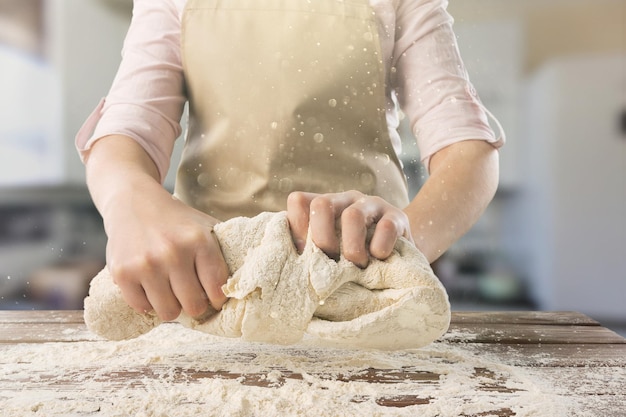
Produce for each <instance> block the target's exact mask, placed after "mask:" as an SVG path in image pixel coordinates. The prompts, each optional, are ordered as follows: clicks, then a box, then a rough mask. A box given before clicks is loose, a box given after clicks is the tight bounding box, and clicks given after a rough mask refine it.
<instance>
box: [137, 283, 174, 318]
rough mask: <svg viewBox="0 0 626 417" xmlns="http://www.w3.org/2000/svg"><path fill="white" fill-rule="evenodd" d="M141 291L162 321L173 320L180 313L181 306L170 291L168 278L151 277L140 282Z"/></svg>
mask: <svg viewBox="0 0 626 417" xmlns="http://www.w3.org/2000/svg"><path fill="white" fill-rule="evenodd" d="M142 286H143V290H144V291H145V293H146V297H147V298H148V301H149V302H150V304H151V305H152V307H154V311H155V312H156V313H157V315H158V316H159V317H160V318H161V320H163V321H172V320H175V319H176V318H177V317H178V316H179V315H180V312H181V305H180V303H179V302H178V299H177V298H176V296H175V295H174V292H173V291H172V287H171V285H170V280H169V277H165V276H151V277H150V278H148V279H147V280H144V281H142Z"/></svg>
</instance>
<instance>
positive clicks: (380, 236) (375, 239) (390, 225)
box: [369, 212, 406, 259]
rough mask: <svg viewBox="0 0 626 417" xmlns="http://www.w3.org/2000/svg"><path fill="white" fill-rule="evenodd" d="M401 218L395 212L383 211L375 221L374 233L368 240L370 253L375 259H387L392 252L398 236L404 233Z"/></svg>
mask: <svg viewBox="0 0 626 417" xmlns="http://www.w3.org/2000/svg"><path fill="white" fill-rule="evenodd" d="M405 229H406V228H405V227H404V226H403V225H402V219H398V215H397V214H396V213H389V212H387V213H385V214H384V215H383V217H381V218H380V219H379V220H378V222H377V223H376V228H375V229H374V235H373V236H372V240H371V241H370V245H369V251H370V254H371V255H372V256H373V257H374V258H377V259H387V258H388V257H389V256H390V255H391V253H392V252H393V248H394V247H395V245H396V241H397V240H398V237H400V236H402V235H403V234H405Z"/></svg>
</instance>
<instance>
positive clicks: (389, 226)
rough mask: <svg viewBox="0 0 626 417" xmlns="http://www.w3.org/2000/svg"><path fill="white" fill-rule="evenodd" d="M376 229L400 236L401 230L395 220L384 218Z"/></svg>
mask: <svg viewBox="0 0 626 417" xmlns="http://www.w3.org/2000/svg"><path fill="white" fill-rule="evenodd" d="M376 228H377V229H379V230H380V231H381V232H383V233H387V234H393V235H398V234H399V230H400V228H399V227H398V224H397V222H396V221H395V220H393V219H391V218H389V217H383V218H382V219H380V220H379V221H378V223H377V225H376Z"/></svg>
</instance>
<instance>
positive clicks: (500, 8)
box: [0, 0, 626, 332]
mask: <svg viewBox="0 0 626 417" xmlns="http://www.w3.org/2000/svg"><path fill="white" fill-rule="evenodd" d="M131 10H132V1H131V0H0V74H1V75H2V76H1V77H0V309H74V308H81V307H82V300H83V297H84V296H85V294H86V291H87V288H88V283H89V280H90V279H91V277H92V276H93V275H94V274H95V273H96V272H97V271H98V270H99V269H100V268H101V267H102V266H103V264H104V252H105V244H106V237H105V236H104V232H103V227H102V223H101V219H100V218H99V215H98V213H97V211H96V210H95V208H94V207H93V205H92V203H91V201H90V197H89V194H88V192H87V190H86V188H85V185H84V182H85V179H84V170H83V166H82V164H81V162H80V161H79V159H78V156H77V154H76V151H75V150H74V143H73V137H74V135H75V134H76V132H77V130H78V129H79V128H80V126H81V124H82V123H83V121H84V120H85V118H86V117H87V115H88V114H89V113H90V112H91V111H92V109H93V108H94V107H95V106H96V104H97V102H98V100H99V99H100V98H101V97H103V96H104V95H106V93H107V90H108V88H109V86H110V84H111V81H112V79H113V76H114V75H115V71H116V69H117V65H118V63H119V59H120V49H121V46H122V42H123V39H124V36H125V33H126V30H127V27H128V24H129V21H130V16H131ZM449 11H450V12H451V13H452V14H453V16H454V17H455V19H456V23H455V31H456V33H457V37H458V42H459V46H460V49H461V53H462V55H463V57H464V60H465V63H466V66H467V68H468V71H469V72H470V75H471V78H472V81H473V82H474V85H475V86H476V88H477V90H478V92H479V94H480V96H481V98H482V101H483V102H484V104H485V105H486V106H487V107H488V108H489V109H490V110H491V111H492V112H493V113H494V114H495V115H496V117H497V118H498V119H499V120H500V122H501V123H502V125H503V126H504V128H505V130H506V133H507V138H508V142H507V144H506V146H505V147H504V148H503V150H502V152H501V181H500V188H499V190H498V193H497V195H496V197H495V200H494V201H493V203H492V204H491V206H490V207H489V208H488V210H487V211H486V213H485V214H484V216H483V217H482V219H481V220H480V221H479V223H478V224H477V225H476V226H475V227H474V228H473V229H472V230H471V231H470V232H469V233H468V234H467V236H465V237H464V238H463V239H462V240H461V241H460V242H458V243H457V244H456V245H455V246H454V247H453V248H452V249H450V251H449V252H448V253H447V254H446V255H445V256H443V257H442V258H441V259H440V260H439V261H438V262H437V263H436V264H435V265H434V268H435V270H436V272H437V274H438V275H439V277H440V278H441V280H442V281H443V282H444V284H445V285H446V287H447V289H448V291H449V294H450V298H451V301H452V306H453V308H454V309H456V310H468V309H541V310H576V311H581V312H584V313H586V314H589V315H590V316H592V317H594V318H596V319H597V320H599V321H601V322H602V323H603V324H605V325H607V326H609V327H612V328H614V329H616V330H618V331H621V332H623V331H624V330H623V329H624V328H626V0H524V1H520V0H450V5H449ZM494 128H495V126H494ZM403 135H404V138H405V142H406V143H405V151H404V154H403V160H404V164H405V167H406V170H407V175H408V177H409V181H410V184H411V189H412V192H415V190H417V189H418V188H419V186H420V184H421V183H422V182H423V181H424V179H425V177H426V173H425V172H424V170H423V168H422V167H421V166H420V165H419V163H418V162H416V161H419V155H418V153H417V150H416V147H415V145H414V142H413V138H412V136H411V133H410V130H409V129H407V128H406V126H404V127H403ZM179 142H182V141H179ZM179 145H180V144H179ZM176 152H177V154H179V152H180V146H178V148H177V150H176ZM174 165H175V164H174ZM166 185H167V186H168V187H169V188H171V187H172V186H173V175H172V173H170V175H169V177H168V180H167V182H166Z"/></svg>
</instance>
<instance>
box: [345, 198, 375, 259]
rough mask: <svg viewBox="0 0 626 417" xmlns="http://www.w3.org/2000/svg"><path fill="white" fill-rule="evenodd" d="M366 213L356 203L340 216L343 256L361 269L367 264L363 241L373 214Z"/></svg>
mask: <svg viewBox="0 0 626 417" xmlns="http://www.w3.org/2000/svg"><path fill="white" fill-rule="evenodd" d="M368 211H369V210H368V207H367V206H366V205H363V204H359V203H357V204H353V205H351V206H350V207H348V208H346V209H345V210H343V213H342V214H341V243H342V251H343V256H344V257H345V258H346V259H347V260H349V261H350V262H352V263H353V264H355V265H357V266H358V267H361V268H365V267H366V266H367V264H368V263H369V254H368V253H367V248H366V245H365V243H366V242H365V241H366V238H367V228H368V227H369V225H370V224H371V223H372V221H373V216H372V214H373V213H371V212H368Z"/></svg>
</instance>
